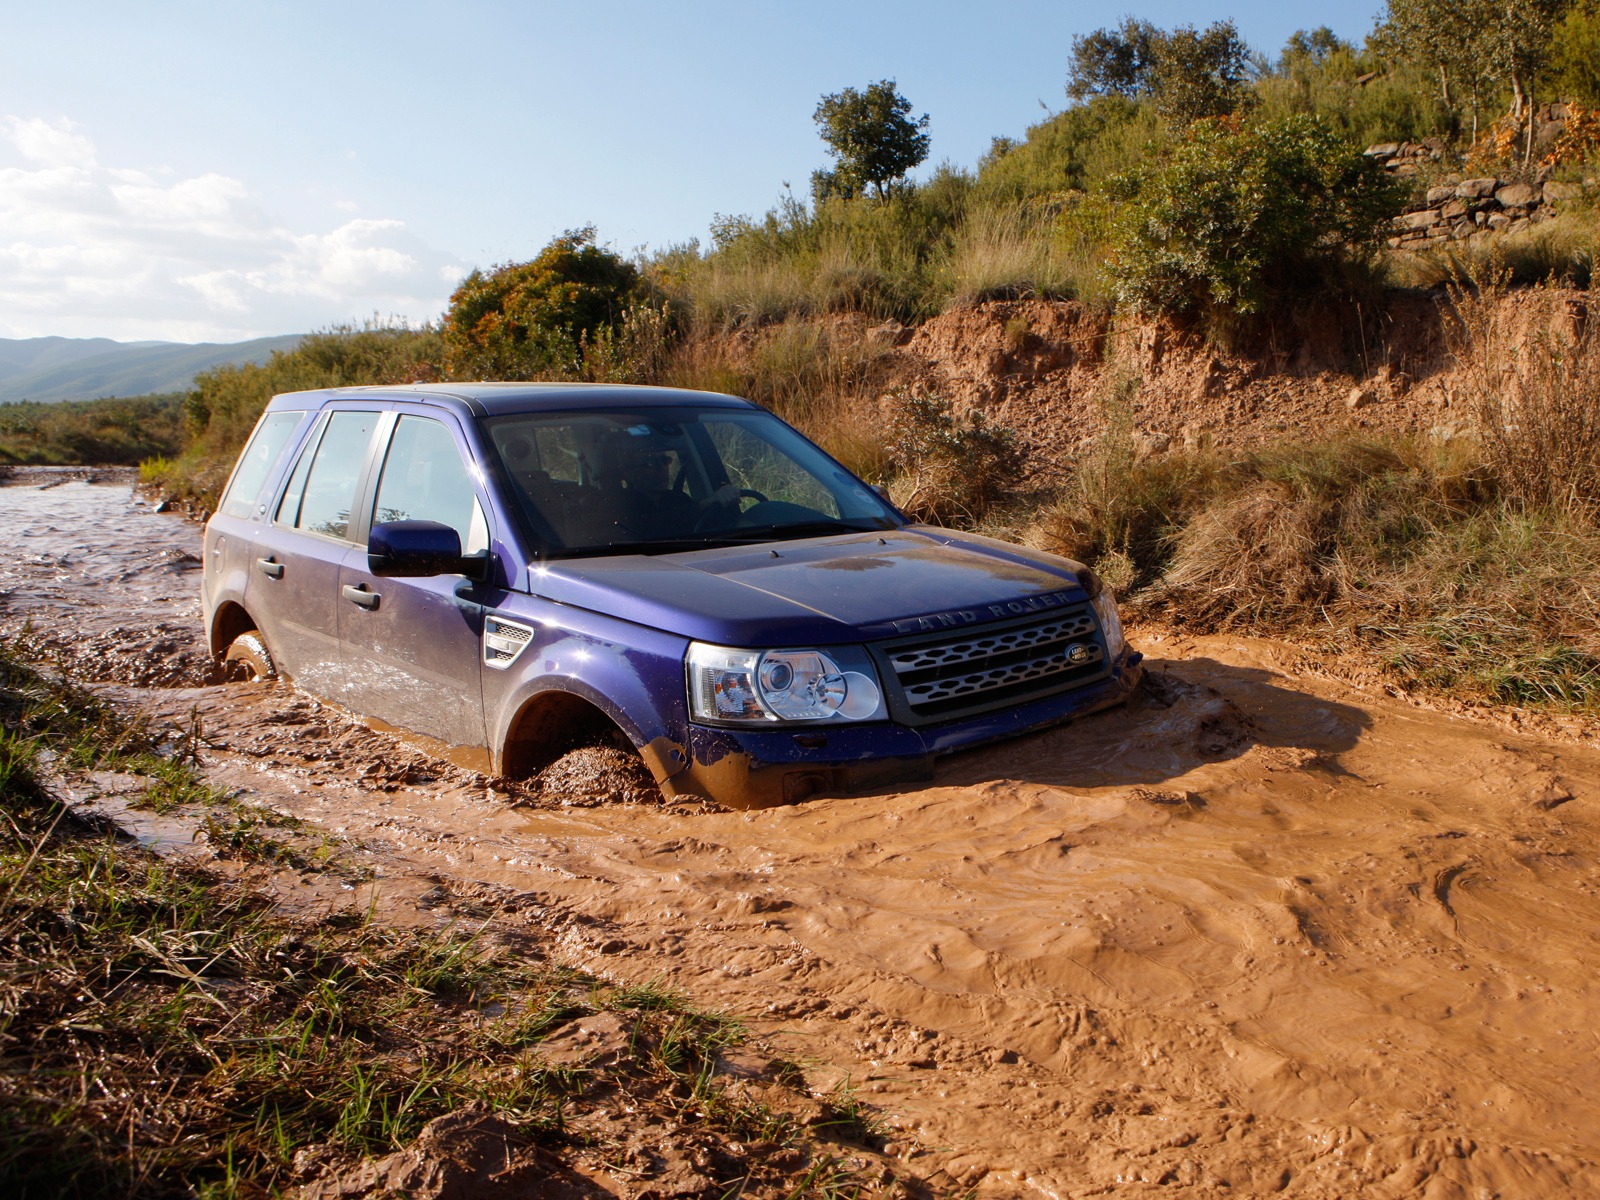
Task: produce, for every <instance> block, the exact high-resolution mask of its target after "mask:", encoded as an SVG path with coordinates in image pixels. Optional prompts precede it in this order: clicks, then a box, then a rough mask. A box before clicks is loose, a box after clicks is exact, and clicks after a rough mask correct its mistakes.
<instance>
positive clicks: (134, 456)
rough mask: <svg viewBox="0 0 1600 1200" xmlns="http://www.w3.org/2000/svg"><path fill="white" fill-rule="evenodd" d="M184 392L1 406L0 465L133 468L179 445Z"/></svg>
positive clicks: (162, 455) (27, 402)
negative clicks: (67, 464)
mask: <svg viewBox="0 0 1600 1200" xmlns="http://www.w3.org/2000/svg"><path fill="white" fill-rule="evenodd" d="M183 401H184V397H183V393H181V392H174V393H172V394H171V395H166V396H135V397H132V398H129V399H126V400H122V399H112V400H77V401H66V400H63V401H57V402H55V403H50V404H44V403H35V402H32V401H22V402H19V403H15V404H0V465H15V466H28V465H33V464H38V463H83V464H86V465H91V466H126V467H132V466H137V465H138V464H139V463H141V462H143V461H144V460H146V459H150V458H160V457H166V456H169V455H174V454H177V453H178V451H179V449H180V448H181V447H182V445H183V441H184V430H183Z"/></svg>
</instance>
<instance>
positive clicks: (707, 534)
mask: <svg viewBox="0 0 1600 1200" xmlns="http://www.w3.org/2000/svg"><path fill="white" fill-rule="evenodd" d="M484 426H485V427H486V428H487V430H488V432H489V440H490V441H491V442H492V443H493V445H494V448H495V451H496V453H497V454H498V455H499V458H500V466H501V468H502V472H503V475H504V478H505V479H506V480H507V481H508V482H509V484H510V486H511V489H512V491H513V492H514V494H515V495H516V497H517V500H518V502H519V504H520V506H521V508H522V511H523V515H524V517H525V518H526V520H527V522H528V525H529V526H530V528H531V530H532V532H533V534H534V536H535V537H536V538H537V539H538V540H539V542H540V543H541V544H542V545H543V546H544V547H545V550H546V553H547V554H548V555H550V556H552V557H571V556H576V555H587V554H665V553H671V552H674V551H679V550H692V549H698V548H701V547H706V546H725V545H733V544H738V543H741V542H757V541H770V540H777V539H784V538H798V537H816V536H821V535H824V534H829V533H851V532H862V531H870V530H882V529H893V528H896V527H898V526H899V525H901V524H903V523H904V522H903V518H901V517H900V516H899V515H898V514H896V513H895V512H894V510H893V509H892V508H890V507H889V506H888V505H887V504H885V503H884V502H883V500H881V499H880V498H879V497H878V495H877V494H876V493H875V492H874V491H873V490H872V489H871V488H869V487H868V486H867V485H866V484H864V483H862V482H861V481H860V480H859V479H857V478H856V477H855V476H853V475H851V474H850V473H849V472H848V471H846V470H845V469H844V468H843V467H841V466H839V464H838V463H836V462H834V461H833V460H832V459H830V458H829V457H828V456H827V455H826V454H824V453H823V452H822V451H821V450H819V449H817V447H815V446H813V445H812V444H811V443H810V442H808V441H807V440H806V439H805V438H803V437H801V436H800V435H799V434H798V433H796V432H795V431H794V430H793V429H791V428H789V426H787V425H785V424H784V423H783V422H782V421H780V420H778V419H777V418H776V417H774V416H773V415H772V414H770V413H767V412H762V411H760V410H759V409H744V408H713V407H704V408H700V407H692V406H683V407H672V408H654V407H652V408H634V409H629V408H615V409H585V410H582V411H577V412H537V413H519V414H512V415H506V416H498V417H491V418H488V419H486V420H485V421H484Z"/></svg>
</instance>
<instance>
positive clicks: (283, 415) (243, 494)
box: [222, 412, 305, 517]
mask: <svg viewBox="0 0 1600 1200" xmlns="http://www.w3.org/2000/svg"><path fill="white" fill-rule="evenodd" d="M303 416H305V413H303V412H270V413H268V414H267V415H266V416H264V417H262V418H261V421H260V423H259V424H257V425H256V431H255V432H254V433H253V434H251V435H250V443H249V445H247V446H246V447H245V448H244V453H243V454H241V455H240V456H239V465H238V466H237V467H235V468H234V469H233V481H232V482H231V483H229V484H228V492H227V494H226V495H225V496H223V497H222V511H223V512H224V513H226V514H227V515H228V516H230V517H249V516H251V515H252V514H253V513H254V512H255V507H256V500H257V499H258V498H259V497H260V495H261V488H262V486H263V485H264V484H265V483H266V482H267V476H268V475H270V474H271V473H272V468H273V467H274V466H276V465H277V462H278V456H279V455H280V454H282V453H283V448H284V447H285V446H286V445H288V444H289V435H290V434H292V433H294V430H295V426H297V425H298V424H300V418H301V417H303Z"/></svg>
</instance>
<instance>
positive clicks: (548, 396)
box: [268, 383, 756, 417]
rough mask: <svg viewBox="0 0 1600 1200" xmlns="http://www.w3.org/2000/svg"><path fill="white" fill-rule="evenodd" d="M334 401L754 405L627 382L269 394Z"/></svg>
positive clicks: (537, 406) (484, 412) (307, 404)
mask: <svg viewBox="0 0 1600 1200" xmlns="http://www.w3.org/2000/svg"><path fill="white" fill-rule="evenodd" d="M334 400H409V401H411V402H412V403H422V404H427V403H435V404H439V405H441V406H442V407H446V408H451V407H456V406H460V407H462V408H465V409H466V410H467V411H468V412H470V413H472V414H473V415H475V416H480V417H482V416H495V415H498V414H501V413H525V412H562V411H566V410H570V409H581V408H618V407H641V408H655V407H666V406H669V405H670V406H681V405H695V406H698V407H709V408H754V407H756V406H755V405H753V404H751V403H750V401H748V400H741V399H740V398H739V397H737V396H726V395H723V394H722V393H721V392H696V391H690V390H688V389H686V388H667V387H647V386H644V385H641V384H631V383H407V384H378V385H373V386H367V387H339V388H319V389H317V390H315V391H307V392H284V393H282V394H280V395H277V396H274V397H273V398H272V402H271V404H270V405H269V406H268V407H270V408H275V409H285V408H289V409H293V408H301V409H303V408H320V407H321V406H322V405H324V404H326V403H329V402H330V401H334Z"/></svg>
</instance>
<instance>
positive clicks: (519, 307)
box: [444, 226, 639, 379]
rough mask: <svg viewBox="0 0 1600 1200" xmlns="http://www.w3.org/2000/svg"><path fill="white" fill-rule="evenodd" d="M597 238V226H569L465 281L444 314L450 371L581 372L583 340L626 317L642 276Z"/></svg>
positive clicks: (498, 374)
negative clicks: (520, 257) (520, 259)
mask: <svg viewBox="0 0 1600 1200" xmlns="http://www.w3.org/2000/svg"><path fill="white" fill-rule="evenodd" d="M594 239H595V231H594V227H593V226H589V227H588V228H585V229H575V230H568V231H567V232H566V233H564V234H562V235H561V236H560V237H557V238H555V239H553V240H552V241H551V242H550V244H549V245H548V246H546V247H545V248H544V249H543V250H541V251H540V252H539V254H538V256H537V257H536V258H534V259H533V261H531V262H525V263H506V264H504V265H503V266H499V267H496V268H494V269H493V270H492V271H489V272H488V273H487V274H486V273H484V272H482V271H474V272H472V274H470V275H468V276H467V277H466V278H465V279H464V280H462V281H461V286H459V287H458V288H456V290H455V293H454V294H453V295H452V296H451V297H450V308H449V311H448V312H447V313H446V314H445V320H444V343H445V353H446V362H447V366H448V369H449V372H450V374H451V376H452V377H455V378H464V379H532V378H538V377H541V376H550V375H554V376H556V377H559V378H569V377H575V376H578V375H580V374H581V373H582V369H583V346H584V343H585V342H587V341H588V340H590V339H593V338H594V337H596V336H597V335H598V334H599V333H600V331H601V330H602V329H605V328H608V327H610V326H612V325H614V324H615V323H616V322H618V321H619V320H620V319H621V318H622V315H623V313H624V312H625V311H626V309H627V308H628V306H629V304H630V302H631V301H632V300H633V299H634V291H635V288H636V286H637V284H638V280H639V272H638V269H637V268H636V267H634V266H633V264H631V263H628V262H625V261H624V260H623V259H621V258H620V257H618V256H617V255H616V254H615V253H613V252H612V251H610V250H607V249H603V248H602V247H600V246H596V245H595V244H594Z"/></svg>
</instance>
